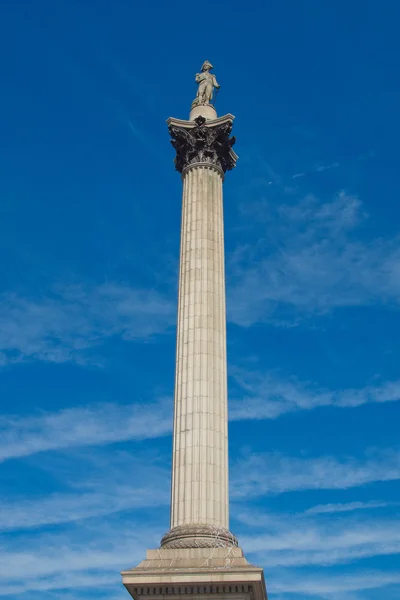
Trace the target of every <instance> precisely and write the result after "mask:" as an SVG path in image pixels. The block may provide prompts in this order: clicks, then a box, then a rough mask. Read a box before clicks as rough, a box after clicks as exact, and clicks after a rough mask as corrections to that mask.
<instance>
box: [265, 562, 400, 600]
mask: <svg viewBox="0 0 400 600" xmlns="http://www.w3.org/2000/svg"><path fill="white" fill-rule="evenodd" d="M399 584H400V575H399V573H396V572H390V571H389V572H385V571H373V570H370V569H368V570H358V571H357V572H355V573H352V574H340V575H338V574H333V573H327V574H326V575H321V572H318V573H311V574H310V575H308V576H306V575H304V573H298V572H296V573H295V574H294V575H293V574H292V575H290V574H286V576H284V577H282V575H281V576H280V577H279V579H276V578H274V577H271V581H270V586H269V589H270V590H271V591H272V592H273V593H275V594H278V593H285V594H292V593H293V594H301V595H304V596H316V597H318V598H323V599H325V598H337V597H338V596H339V597H340V598H344V596H343V594H346V596H345V598H346V600H350V596H348V595H347V592H364V594H362V595H360V596H351V598H352V599H353V598H356V597H357V598H360V599H361V598H365V592H366V591H367V590H373V589H380V588H386V587H387V586H393V585H395V586H397V585H399ZM385 597H388V598H393V600H394V598H396V595H395V593H393V595H390V596H386V595H385Z"/></svg>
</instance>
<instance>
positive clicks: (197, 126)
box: [167, 114, 238, 173]
mask: <svg viewBox="0 0 400 600" xmlns="http://www.w3.org/2000/svg"><path fill="white" fill-rule="evenodd" d="M233 119H234V116H233V115H231V114H228V115H225V116H224V117H220V118H219V119H213V120H210V121H206V119H205V118H204V117H203V116H199V117H197V118H196V119H195V120H194V121H182V120H180V119H174V118H170V119H168V121H167V123H168V130H169V133H170V135H171V138H172V140H171V144H172V145H173V147H174V148H175V150H176V157H175V168H176V170H177V171H179V172H180V173H182V171H184V170H185V169H187V168H188V167H189V166H191V165H195V164H196V163H202V164H209V165H215V166H216V167H218V168H219V169H221V170H222V172H223V173H225V172H226V171H230V170H231V169H233V168H234V167H235V165H236V161H237V159H238V156H237V154H236V153H235V152H234V151H233V148H232V146H233V145H234V143H235V141H236V140H235V138H234V137H230V134H231V131H232V124H233Z"/></svg>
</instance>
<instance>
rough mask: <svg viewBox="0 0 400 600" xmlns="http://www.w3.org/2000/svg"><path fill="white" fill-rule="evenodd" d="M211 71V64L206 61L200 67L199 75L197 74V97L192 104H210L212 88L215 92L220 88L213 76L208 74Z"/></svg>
mask: <svg viewBox="0 0 400 600" xmlns="http://www.w3.org/2000/svg"><path fill="white" fill-rule="evenodd" d="M211 69H213V66H212V64H211V63H210V62H209V61H208V60H206V61H205V62H204V63H203V65H202V67H201V73H197V75H196V83H198V84H199V87H198V88H197V96H196V98H195V100H194V102H193V104H194V103H196V104H210V102H211V100H212V97H213V92H214V88H216V89H217V90H218V89H219V88H220V86H219V85H218V83H217V80H216V78H215V75H213V73H210V71H211Z"/></svg>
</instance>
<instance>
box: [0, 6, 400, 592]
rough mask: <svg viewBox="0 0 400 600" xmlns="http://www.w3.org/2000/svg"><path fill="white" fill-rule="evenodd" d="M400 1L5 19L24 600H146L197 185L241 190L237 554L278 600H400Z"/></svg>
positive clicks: (5, 287) (6, 463)
mask: <svg viewBox="0 0 400 600" xmlns="http://www.w3.org/2000/svg"><path fill="white" fill-rule="evenodd" d="M399 17H400V7H399V6H398V4H397V3H396V2H394V1H392V2H390V1H388V2H386V3H385V2H383V3H382V2H374V1H372V0H370V1H368V0H363V1H362V2H361V1H360V0H353V1H352V2H350V3H349V2H344V1H342V0H335V1H329V0H327V1H325V2H320V1H317V0H315V1H313V0H309V1H306V0H304V1H300V0H297V1H295V0H291V1H289V0H281V1H280V2H272V1H271V2H261V1H252V0H250V1H249V2H246V3H241V2H237V1H232V2H229V3H228V2H216V3H212V4H210V5H208V6H207V7H206V8H205V6H204V4H201V6H197V5H196V3H187V2H182V1H179V2H168V3H167V2H161V1H159V2H158V3H154V2H148V3H136V2H132V1H128V0H126V1H122V0H116V1H114V2H110V1H109V0H108V1H106V0H96V2H94V1H92V2H90V1H89V2H80V1H77V0H68V1H67V0H51V1H50V0H47V1H46V0H36V2H31V1H27V0H25V1H24V0H18V1H15V0H14V1H11V0H9V1H8V2H7V1H4V2H3V3H2V5H1V8H0V46H1V48H0V50H1V56H2V57H3V61H2V70H1V71H2V72H1V77H2V79H3V85H2V92H1V95H0V114H1V120H0V123H1V125H0V127H1V135H0V175H1V176H0V197H1V202H0V252H1V256H2V261H1V264H0V286H1V287H0V365H1V367H0V398H1V408H2V415H1V419H0V423H1V438H0V460H1V464H0V486H1V496H0V497H1V500H0V504H1V510H0V527H1V529H2V539H1V542H0V545H1V556H2V560H1V565H0V596H1V597H2V598H4V600H11V599H13V600H15V599H21V600H25V598H29V600H39V599H40V600H56V599H57V600H59V599H61V600H91V599H92V598H96V600H103V599H104V600H106V599H107V600H123V599H124V598H128V594H127V592H126V591H125V590H124V589H123V588H122V586H121V583H120V576H119V571H120V570H121V569H123V568H128V567H131V566H133V565H135V564H137V563H138V562H139V561H140V560H141V559H142V558H143V557H144V552H145V549H146V548H152V547H153V548H154V547H157V545H158V544H159V540H160V538H161V536H162V535H163V534H164V533H165V531H166V530H167V529H168V525H169V506H168V504H169V476H170V473H169V472H170V462H171V461H170V459H171V420H172V396H173V378H174V352H175V319H176V289H177V266H178V264H177V263H178V252H179V227H180V195H181V183H180V178H179V175H178V174H177V173H176V172H174V168H173V162H172V161H173V150H172V148H171V146H170V143H169V139H168V132H167V127H166V124H165V120H166V119H167V118H168V117H169V116H175V117H178V118H187V116H188V112H189V107H190V103H191V101H192V99H193V97H194V95H195V91H196V90H195V84H194V74H195V73H196V72H197V71H198V70H199V67H200V66H201V64H202V62H203V61H204V60H205V59H208V60H210V61H211V62H212V63H213V64H214V65H215V73H216V75H217V77H218V81H219V83H220V84H221V91H220V94H219V96H218V101H217V110H218V112H219V114H220V115H221V114H224V113H226V112H231V113H233V114H234V115H236V121H235V135H236V136H237V146H236V150H237V152H238V154H239V156H240V160H239V162H238V166H237V169H236V170H235V171H234V172H232V173H229V174H228V176H227V178H226V183H225V226H226V272H227V312H228V355H229V401H230V479H231V529H232V531H234V533H235V534H236V535H238V537H239V539H240V542H241V545H242V546H243V548H244V550H245V551H246V554H247V555H248V557H249V559H250V560H251V561H252V562H254V563H257V564H260V565H262V566H263V567H264V568H265V575H266V578H267V585H268V590H269V594H270V600H334V599H335V600H336V598H338V597H340V598H341V600H377V599H378V598H382V597H385V599H386V600H394V599H395V598H398V597H399V594H400V576H399V571H400V569H399V560H398V553H399V550H400V527H399V519H398V515H399V506H400V504H399V503H400V500H399V491H400V485H399V479H400V446H399V435H398V429H399V426H398V424H399V418H400V410H399V402H398V401H399V399H400V373H399V366H398V365H399V350H398V340H399V335H400V320H399V303H400V244H399V242H400V236H399V227H398V223H399V220H400V209H399V203H398V198H399V192H400V183H399V177H398V143H397V140H398V135H399V125H400V117H399V106H400V84H399V79H398V56H399V51H400V47H399V46H400V43H399V41H398V26H397V24H398V22H399Z"/></svg>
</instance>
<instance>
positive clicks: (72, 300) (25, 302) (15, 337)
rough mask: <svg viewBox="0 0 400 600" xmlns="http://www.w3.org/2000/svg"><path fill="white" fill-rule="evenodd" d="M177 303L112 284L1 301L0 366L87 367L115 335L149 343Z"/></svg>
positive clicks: (168, 321) (170, 318)
mask: <svg viewBox="0 0 400 600" xmlns="http://www.w3.org/2000/svg"><path fill="white" fill-rule="evenodd" d="M174 314H175V303H174V302H173V301H171V300H170V299H168V298H165V297H163V296H162V295H161V294H159V293H158V292H156V291H154V290H145V289H134V288H131V287H129V286H126V285H121V284H116V283H104V284H102V285H98V286H88V285H70V286H59V287H57V288H55V289H53V290H52V291H51V292H49V293H47V294H46V295H44V296H42V297H36V298H33V297H23V296H21V295H17V294H15V293H3V294H1V295H0V352H1V354H0V357H1V358H0V364H1V363H3V364H4V363H6V362H18V361H22V360H25V359H40V360H46V361H51V362H64V361H77V362H85V360H86V359H85V354H84V351H85V350H86V349H88V348H91V347H93V346H96V345H97V344H99V343H101V342H102V341H104V340H105V339H106V338H110V337H112V336H114V335H118V336H120V337H121V338H122V339H125V340H134V339H138V338H148V337H150V336H152V335H154V334H157V333H160V332H164V331H166V329H167V328H168V327H169V326H170V325H171V324H172V323H173V320H174Z"/></svg>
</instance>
